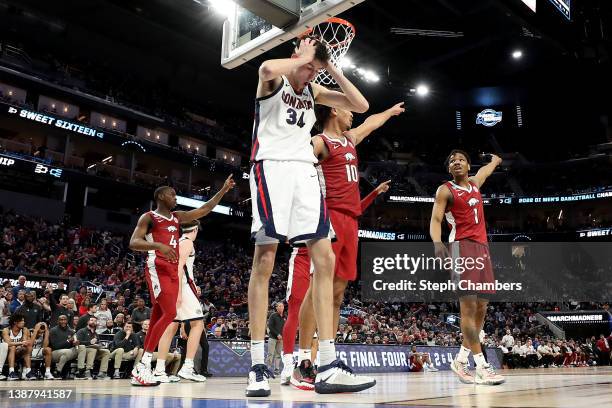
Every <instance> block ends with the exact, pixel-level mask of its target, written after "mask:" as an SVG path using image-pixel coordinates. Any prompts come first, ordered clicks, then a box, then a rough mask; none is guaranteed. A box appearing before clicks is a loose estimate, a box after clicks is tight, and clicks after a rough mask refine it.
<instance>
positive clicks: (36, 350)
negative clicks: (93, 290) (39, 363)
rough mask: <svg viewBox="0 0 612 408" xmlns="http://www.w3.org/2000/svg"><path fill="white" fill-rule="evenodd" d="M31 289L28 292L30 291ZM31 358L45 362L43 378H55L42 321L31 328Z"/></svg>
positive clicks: (47, 339) (47, 338) (46, 328)
mask: <svg viewBox="0 0 612 408" xmlns="http://www.w3.org/2000/svg"><path fill="white" fill-rule="evenodd" d="M32 292H33V291H31V292H30V293H32ZM31 338H32V359H34V360H43V361H44V362H45V374H44V377H43V378H44V379H45V380H55V379H56V378H55V377H54V376H53V374H52V373H51V361H52V352H53V350H51V348H50V347H49V328H48V327H47V324H46V323H44V322H41V323H38V324H36V326H35V327H34V330H32V336H31Z"/></svg>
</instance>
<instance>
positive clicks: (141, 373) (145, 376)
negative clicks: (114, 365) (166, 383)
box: [131, 363, 159, 387]
mask: <svg viewBox="0 0 612 408" xmlns="http://www.w3.org/2000/svg"><path fill="white" fill-rule="evenodd" d="M131 383H132V385H137V386H141V387H152V386H156V385H159V381H157V380H156V379H155V378H154V377H153V372H152V371H151V369H150V368H149V367H147V366H145V365H144V363H138V364H136V366H135V367H134V369H133V370H132V381H131Z"/></svg>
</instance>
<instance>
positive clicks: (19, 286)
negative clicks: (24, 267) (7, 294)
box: [12, 275, 30, 298]
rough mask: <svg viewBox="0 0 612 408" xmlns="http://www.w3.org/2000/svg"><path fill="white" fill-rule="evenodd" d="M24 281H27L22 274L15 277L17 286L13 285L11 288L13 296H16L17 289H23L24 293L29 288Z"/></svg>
mask: <svg viewBox="0 0 612 408" xmlns="http://www.w3.org/2000/svg"><path fill="white" fill-rule="evenodd" d="M26 281H27V279H26V277H25V276H23V275H21V276H19V278H17V286H15V287H13V289H12V291H13V298H16V297H17V294H18V293H19V291H23V292H24V293H26V292H29V291H30V288H28V287H26V285H25V283H26Z"/></svg>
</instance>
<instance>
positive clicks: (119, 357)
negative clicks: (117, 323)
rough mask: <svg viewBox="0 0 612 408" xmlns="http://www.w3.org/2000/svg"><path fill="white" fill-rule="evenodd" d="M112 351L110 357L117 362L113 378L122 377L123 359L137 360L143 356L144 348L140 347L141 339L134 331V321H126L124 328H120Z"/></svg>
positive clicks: (114, 339)
mask: <svg viewBox="0 0 612 408" xmlns="http://www.w3.org/2000/svg"><path fill="white" fill-rule="evenodd" d="M111 348H112V352H111V355H110V358H111V359H113V361H114V363H115V372H114V374H113V378H121V374H120V373H119V369H120V368H121V363H122V362H123V361H135V360H136V359H137V358H138V359H140V357H142V349H141V348H140V339H139V338H138V336H137V335H136V333H134V329H133V327H132V323H126V324H125V325H124V327H123V329H121V330H119V332H118V333H117V334H115V337H114V338H113V343H112V346H111Z"/></svg>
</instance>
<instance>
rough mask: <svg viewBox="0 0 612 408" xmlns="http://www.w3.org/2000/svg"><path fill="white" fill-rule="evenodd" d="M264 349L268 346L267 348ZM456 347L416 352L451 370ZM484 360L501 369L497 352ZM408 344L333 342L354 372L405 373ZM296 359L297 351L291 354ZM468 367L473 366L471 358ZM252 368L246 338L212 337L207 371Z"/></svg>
mask: <svg viewBox="0 0 612 408" xmlns="http://www.w3.org/2000/svg"><path fill="white" fill-rule="evenodd" d="M266 349H267V347H266ZM458 351H459V347H442V346H417V353H422V354H428V355H429V359H430V361H431V362H432V363H433V365H434V366H435V367H436V368H437V369H439V370H450V364H451V362H452V361H453V358H454V356H455V355H456V354H457V353H458ZM486 353H487V360H488V361H489V364H491V365H492V366H493V367H495V368H500V361H499V358H498V353H497V352H496V351H495V349H487V350H486ZM410 355H411V347H410V346H400V345H367V344H336V356H337V358H339V359H340V360H342V361H344V362H345V363H346V364H348V365H349V366H350V367H352V368H353V370H354V371H355V372H356V373H402V372H403V373H405V372H408V371H410V368H409V364H410ZM294 356H295V357H296V358H297V351H296V352H295V353H294ZM469 359H470V366H471V367H474V360H473V359H472V357H471V356H470V357H469ZM250 368H251V352H250V344H249V342H246V341H223V340H219V341H217V340H211V341H210V352H209V360H208V371H210V372H211V373H212V374H214V375H215V376H219V377H236V376H238V377H242V376H246V375H248V373H249V369H250Z"/></svg>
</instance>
